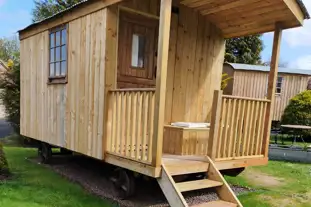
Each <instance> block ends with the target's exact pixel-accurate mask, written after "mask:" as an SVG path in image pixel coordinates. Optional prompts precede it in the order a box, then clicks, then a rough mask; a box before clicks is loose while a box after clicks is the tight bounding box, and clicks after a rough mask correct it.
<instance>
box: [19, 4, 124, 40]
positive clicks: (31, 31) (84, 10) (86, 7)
mask: <svg viewBox="0 0 311 207" xmlns="http://www.w3.org/2000/svg"><path fill="white" fill-rule="evenodd" d="M121 1H123V0H101V1H92V2H91V3H89V2H87V3H83V4H82V5H81V6H77V8H73V9H70V11H65V12H64V13H61V14H59V15H56V16H54V17H52V18H50V19H48V20H44V21H42V22H40V23H39V24H37V25H34V26H31V27H30V28H26V29H24V30H21V31H20V32H19V39H20V40H23V39H25V38H28V37H31V36H33V35H35V34H38V33H41V32H43V31H46V30H48V29H51V28H53V27H56V26H59V25H62V24H65V23H68V22H71V21H73V20H75V19H78V18H80V17H83V16H85V15H88V14H91V13H94V12H96V11H99V10H101V9H103V8H106V7H108V6H110V5H113V4H116V3H119V2H121Z"/></svg>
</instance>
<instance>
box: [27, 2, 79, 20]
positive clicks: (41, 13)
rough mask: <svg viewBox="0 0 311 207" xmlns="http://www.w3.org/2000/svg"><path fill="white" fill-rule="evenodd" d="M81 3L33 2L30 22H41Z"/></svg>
mask: <svg viewBox="0 0 311 207" xmlns="http://www.w3.org/2000/svg"><path fill="white" fill-rule="evenodd" d="M81 1H82V0H35V1H34V3H35V8H34V9H33V11H32V16H33V17H32V21H33V22H38V21H41V20H43V19H45V18H48V17H50V16H52V15H54V14H56V13H58V12H60V11H62V10H64V9H67V8H69V7H71V6H73V5H74V4H77V3H80V2H81Z"/></svg>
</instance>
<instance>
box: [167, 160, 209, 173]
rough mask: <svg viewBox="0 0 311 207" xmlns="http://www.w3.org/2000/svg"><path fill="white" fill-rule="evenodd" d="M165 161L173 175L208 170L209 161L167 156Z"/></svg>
mask: <svg viewBox="0 0 311 207" xmlns="http://www.w3.org/2000/svg"><path fill="white" fill-rule="evenodd" d="M163 162H164V164H165V166H166V168H167V170H168V171H169V173H170V175H171V176H174V175H185V174H192V173H200V172H207V170H208V167H209V163H207V162H202V161H192V160H180V159H171V158H165V159H163Z"/></svg>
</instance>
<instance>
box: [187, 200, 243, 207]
mask: <svg viewBox="0 0 311 207" xmlns="http://www.w3.org/2000/svg"><path fill="white" fill-rule="evenodd" d="M237 206H238V205H237V204H235V203H230V202H226V201H222V200H218V201H211V202H208V203H202V204H199V205H195V206H193V207H237Z"/></svg>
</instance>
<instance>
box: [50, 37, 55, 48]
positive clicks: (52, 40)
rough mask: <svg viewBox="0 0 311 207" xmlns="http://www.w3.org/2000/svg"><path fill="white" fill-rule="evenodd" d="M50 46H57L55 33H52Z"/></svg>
mask: <svg viewBox="0 0 311 207" xmlns="http://www.w3.org/2000/svg"><path fill="white" fill-rule="evenodd" d="M50 46H51V48H52V47H55V33H52V34H51V35H50Z"/></svg>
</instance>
